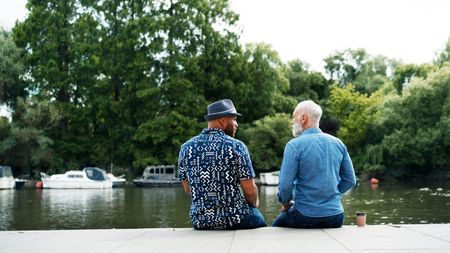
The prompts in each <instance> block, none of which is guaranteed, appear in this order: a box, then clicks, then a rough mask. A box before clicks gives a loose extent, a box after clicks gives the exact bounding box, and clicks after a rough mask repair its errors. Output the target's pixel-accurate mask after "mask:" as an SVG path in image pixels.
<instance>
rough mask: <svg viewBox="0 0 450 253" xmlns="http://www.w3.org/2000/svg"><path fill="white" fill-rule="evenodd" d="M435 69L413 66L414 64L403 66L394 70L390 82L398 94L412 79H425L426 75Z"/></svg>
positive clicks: (423, 65)
mask: <svg viewBox="0 0 450 253" xmlns="http://www.w3.org/2000/svg"><path fill="white" fill-rule="evenodd" d="M435 68H436V67H435V66H433V65H429V64H422V65H415V64H403V65H399V66H397V67H396V68H395V69H394V74H393V76H392V82H393V83H394V86H395V88H396V89H397V91H398V93H401V92H402V91H403V88H404V87H405V86H407V85H408V84H409V83H410V82H411V81H412V79H414V78H426V77H427V74H428V73H429V72H431V71H432V70H433V69H435Z"/></svg>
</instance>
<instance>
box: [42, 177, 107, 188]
mask: <svg viewBox="0 0 450 253" xmlns="http://www.w3.org/2000/svg"><path fill="white" fill-rule="evenodd" d="M42 183H43V188H47V189H52V188H53V189H107V188H112V182H111V181H110V180H106V181H93V180H92V181H70V180H57V181H56V180H51V179H42Z"/></svg>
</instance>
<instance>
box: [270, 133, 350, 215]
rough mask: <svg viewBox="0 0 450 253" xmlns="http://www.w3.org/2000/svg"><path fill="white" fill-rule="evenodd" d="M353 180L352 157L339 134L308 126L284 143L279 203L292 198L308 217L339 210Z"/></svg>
mask: <svg viewBox="0 0 450 253" xmlns="http://www.w3.org/2000/svg"><path fill="white" fill-rule="evenodd" d="M355 184H356V178H355V171H354V170H353V164H352V160H351V159H350V156H349V154H348V152H347V148H346V147H345V145H344V144H343V143H342V142H341V141H340V140H339V139H338V138H336V137H334V136H331V135H329V134H325V133H323V132H322V131H321V130H320V129H319V128H309V129H306V130H305V131H304V132H303V133H302V134H301V135H300V136H299V137H298V138H294V139H292V140H290V141H289V142H288V143H287V144H286V147H285V149H284V156H283V162H282V164H281V171H280V180H279V183H278V198H279V200H280V202H281V203H289V201H290V200H292V199H293V198H294V201H295V203H294V208H295V209H296V210H297V211H299V212H300V213H301V214H303V215H306V216H309V217H327V216H332V215H336V214H340V213H342V212H344V209H343V207H342V203H341V196H342V194H343V193H345V192H346V191H348V190H350V189H351V188H353V187H354V186H355ZM293 192H294V195H293Z"/></svg>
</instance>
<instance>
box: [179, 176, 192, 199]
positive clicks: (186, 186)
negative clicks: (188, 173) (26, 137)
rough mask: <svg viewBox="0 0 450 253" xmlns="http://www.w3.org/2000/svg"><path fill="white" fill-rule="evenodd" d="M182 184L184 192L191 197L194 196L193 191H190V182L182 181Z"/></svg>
mask: <svg viewBox="0 0 450 253" xmlns="http://www.w3.org/2000/svg"><path fill="white" fill-rule="evenodd" d="M181 183H182V184H183V189H184V192H186V193H187V194H188V195H189V196H192V195H191V190H190V189H189V182H188V181H187V180H181Z"/></svg>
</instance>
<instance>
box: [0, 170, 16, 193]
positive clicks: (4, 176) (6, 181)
mask: <svg viewBox="0 0 450 253" xmlns="http://www.w3.org/2000/svg"><path fill="white" fill-rule="evenodd" d="M15 186H16V180H15V179H14V177H13V175H12V171H11V167H9V166H0V189H13V188H14V187H15Z"/></svg>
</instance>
